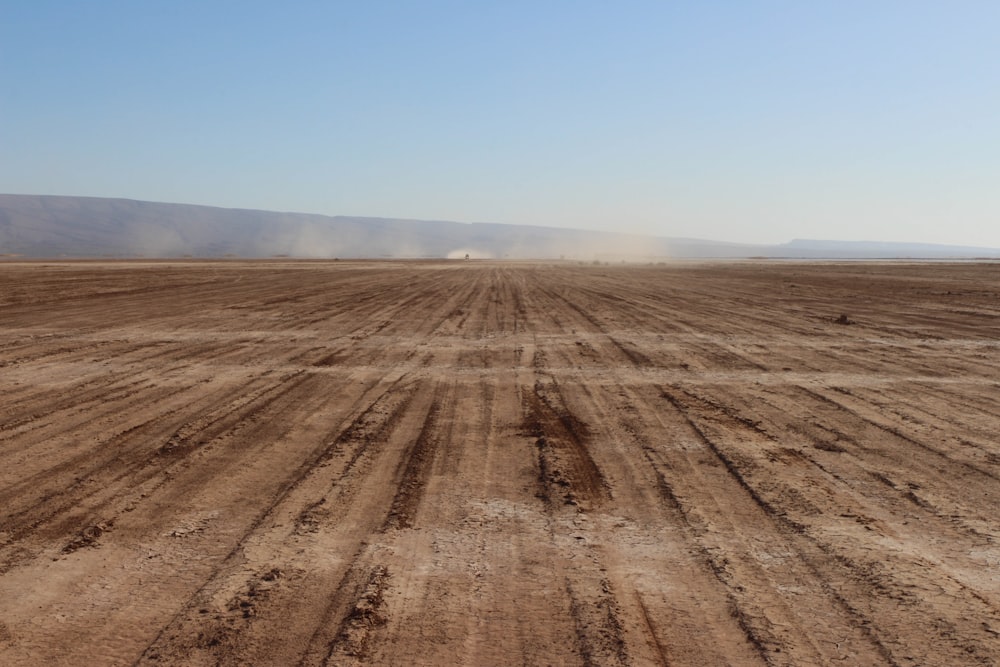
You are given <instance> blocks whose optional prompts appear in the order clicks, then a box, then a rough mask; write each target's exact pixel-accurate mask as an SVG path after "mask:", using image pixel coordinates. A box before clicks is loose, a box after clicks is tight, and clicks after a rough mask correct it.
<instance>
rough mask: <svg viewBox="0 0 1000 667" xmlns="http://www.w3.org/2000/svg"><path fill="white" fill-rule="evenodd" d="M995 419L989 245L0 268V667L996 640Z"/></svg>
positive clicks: (929, 647) (976, 657)
mask: <svg viewBox="0 0 1000 667" xmlns="http://www.w3.org/2000/svg"><path fill="white" fill-rule="evenodd" d="M998 432H1000V265H997V264H991V263H986V262H983V263H976V262H969V263H930V262H928V263H917V262H912V263H907V262H892V263H888V262H887V263H867V262H852V263H832V262H813V263H794V262H763V261H760V262H753V261H747V262H732V263H716V264H713V263H702V264H664V265H649V266H619V265H613V266H608V265H600V266H595V265H584V264H574V263H569V262H564V263H550V264H544V263H501V262H477V261H473V262H334V261H330V262H293V261H262V262H241V261H218V262H209V261H204V262H198V261H190V262H112V261H108V262H5V263H2V264H0V664H4V665H39V664H67V665H70V664H72V665H80V664H87V665H129V664H136V665H247V664H255V665H269V664H270V665H325V664H330V665H334V664H335V665H368V664H370V665H387V664H388V665H450V664H465V665H514V664H522V665H640V664H642V665H645V664H650V665H671V666H676V665H724V664H733V665H789V666H792V665H978V664H982V665H992V664H997V663H998V662H1000V545H998V544H997V538H998V535H1000V520H998V519H997V508H998V507H1000V438H998Z"/></svg>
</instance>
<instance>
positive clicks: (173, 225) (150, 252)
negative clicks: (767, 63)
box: [0, 195, 1000, 260]
mask: <svg viewBox="0 0 1000 667" xmlns="http://www.w3.org/2000/svg"><path fill="white" fill-rule="evenodd" d="M466 253H469V254H471V255H472V256H473V257H509V258H555V257H566V258H575V259H587V260H590V259H619V258H623V259H624V258H632V259H653V258H662V257H676V258H695V257H727V258H736V257H802V258H822V257H845V258H874V257H928V258H944V257H957V258H962V257H985V256H989V257H1000V250H997V249H988V248H967V247H959V246H935V245H924V244H900V243H863V242H859V243H843V242H836V241H805V240H796V241H792V242H790V243H787V244H782V245H777V246H755V245H743V244H734V243H720V242H714V241H702V240H697V239H671V238H660V237H642V236H634V235H627V234H615V233H607V232H592V231H582V230H571V229H560V228H553V227H531V226H522V225H500V224H483V223H459V222H442V221H426V220H398V219H386V218H359V217H344V216H335V217H330V216H323V215H311V214H304V213H276V212H271V211H256V210H244V209H226V208H215V207H211V206H193V205H188V204H163V203H155V202H143V201H133V200H128V199H103V198H96V197H58V196H45V195H0V255H8V256H9V255H17V256H22V257H61V256H66V257H105V256H114V257H136V256H144V257H180V256H185V255H190V256H194V257H222V256H227V255H232V256H239V257H272V256H276V255H288V256H292V257H342V258H355V257H376V258H377V257H448V256H452V257H456V256H457V257H461V256H464V255H465V254H466Z"/></svg>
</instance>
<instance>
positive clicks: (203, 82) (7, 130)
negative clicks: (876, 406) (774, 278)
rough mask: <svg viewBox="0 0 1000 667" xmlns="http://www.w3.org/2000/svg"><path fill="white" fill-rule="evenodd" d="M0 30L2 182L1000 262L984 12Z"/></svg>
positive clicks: (707, 10) (757, 8)
mask: <svg viewBox="0 0 1000 667" xmlns="http://www.w3.org/2000/svg"><path fill="white" fill-rule="evenodd" d="M7 14H8V16H7V17H6V19H5V21H4V22H3V24H2V25H0V57H2V58H3V60H4V62H7V63H16V66H13V67H7V68H2V69H0V85H2V86H3V87H4V89H5V90H7V91H9V92H8V94H6V95H5V96H4V99H3V100H2V101H0V113H2V114H3V116H4V123H3V124H2V126H0V145H3V146H4V153H5V158H6V159H5V160H4V161H2V162H0V190H3V191H6V192H12V193H21V192H23V193H31V192H36V193H46V194H49V195H52V196H71V197H72V196H86V197H95V198H120V199H131V200H135V201H153V202H162V203H184V204H191V205H201V206H213V207H218V208H236V209H246V210H262V211H282V212H302V213H308V214H314V215H326V216H344V217H369V218H389V219H408V220H438V221H456V222H469V223H477V222H478V223H485V224H503V225H520V226H535V227H554V228H569V229H580V230H589V231H607V232H619V233H629V234H640V235H651V236H657V237H663V238H690V239H704V240H711V241H716V242H722V243H740V244H754V245H776V244H781V243H788V242H790V241H793V240H795V239H815V240H829V241H838V242H850V241H861V242H872V243H885V242H893V243H915V244H934V245H954V246H964V247H984V248H998V247H1000V226H998V225H996V224H995V221H996V220H997V218H998V217H1000V198H998V197H997V195H996V194H995V192H994V191H995V186H994V183H995V182H996V180H997V178H996V177H997V176H1000V174H998V172H1000V161H998V158H997V156H998V155H1000V151H998V149H1000V128H998V127H997V126H996V123H995V122H994V119H995V118H996V115H997V112H998V111H1000V86H997V85H996V84H997V83H1000V44H998V43H997V42H996V40H995V39H994V37H993V35H992V26H994V25H996V24H997V19H1000V6H997V5H994V4H992V3H985V2H973V3H969V4H965V5H963V6H962V7H961V11H959V10H955V9H949V8H946V7H944V6H942V5H939V4H937V3H930V2H917V3H912V2H907V3H904V2H901V1H899V0H893V1H891V2H885V3H879V4H878V5H876V6H871V5H869V4H863V3H857V2H849V3H836V4H833V3H830V4H822V5H820V4H810V5H809V6H805V7H803V6H799V5H796V4H794V3H787V2H764V1H758V2H750V3H745V4H741V5H740V6H738V7H726V8H713V7H704V6H702V7H664V6H662V5H661V4H660V3H654V2H628V3H625V4H624V5H618V6H616V8H615V9H611V8H607V7H603V6H601V5H598V4H580V3H568V2H554V3H546V4H545V6H541V7H540V6H536V5H534V4H529V3H524V2H513V3H506V4H504V5H503V6H492V7H483V6H464V5H462V4H461V3H454V2H432V3H394V4H392V5H389V4H386V3H371V4H367V5H364V6H352V7H331V6H327V5H325V4H323V3H304V4H300V5H296V6H294V7H276V6H272V5H269V4H267V3H260V2H252V3H240V4H235V3H219V4H213V5H212V6H204V5H202V4H198V5H195V4H193V3H191V4H180V5H178V4H177V3H169V4H168V3H157V2H153V3H143V4H142V5H140V6H136V5H133V4H131V3H126V2H120V1H116V2H115V1H106V2H96V3H87V4H85V5H68V6H67V5H66V4H65V3H56V2H51V1H44V0H43V1H40V2H36V3H24V4H23V5H17V6H14V7H10V8H8V12H7Z"/></svg>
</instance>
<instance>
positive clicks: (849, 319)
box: [833, 313, 854, 324]
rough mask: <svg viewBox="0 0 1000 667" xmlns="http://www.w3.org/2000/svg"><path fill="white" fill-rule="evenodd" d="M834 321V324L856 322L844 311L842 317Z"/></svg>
mask: <svg viewBox="0 0 1000 667" xmlns="http://www.w3.org/2000/svg"><path fill="white" fill-rule="evenodd" d="M833 322H834V324H854V320H852V319H851V318H849V317H848V316H847V315H844V314H843V313H841V314H840V317H838V318H836V319H835V320H834V321H833Z"/></svg>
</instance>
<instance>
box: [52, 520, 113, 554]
mask: <svg viewBox="0 0 1000 667" xmlns="http://www.w3.org/2000/svg"><path fill="white" fill-rule="evenodd" d="M112 525H114V522H113V521H101V522H100V523H95V524H94V525H93V526H87V527H86V528H84V529H83V530H82V531H80V534H79V535H77V536H76V537H74V538H73V539H72V540H70V542H69V544H67V545H66V546H64V547H63V550H62V552H63V553H64V554H70V553H73V552H74V551H76V550H77V549H82V548H83V547H96V546H97V540H98V538H100V537H101V535H103V534H104V533H106V532H107V531H108V530H109V529H110V528H111V526H112Z"/></svg>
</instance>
